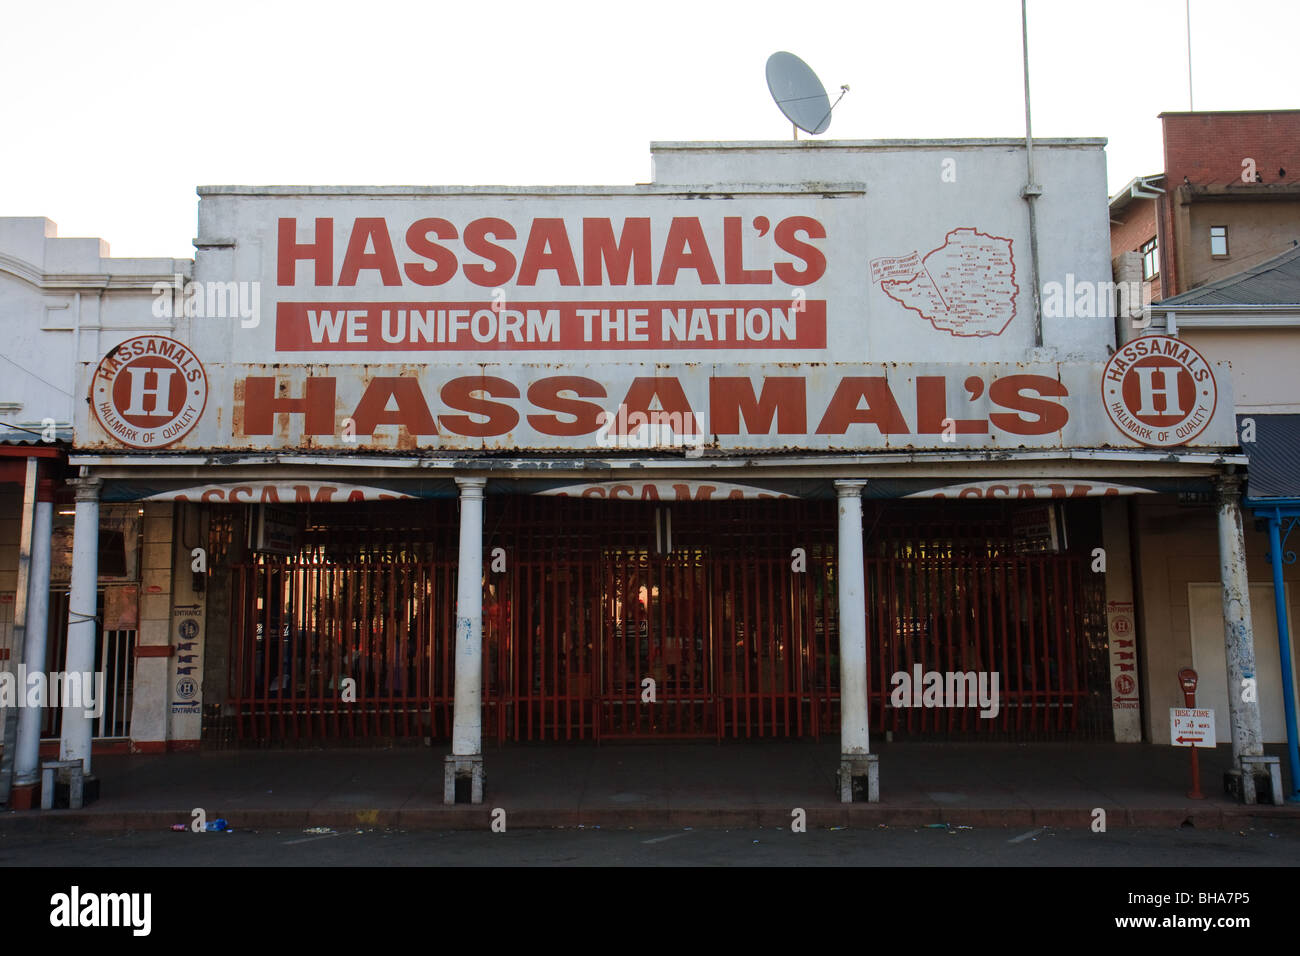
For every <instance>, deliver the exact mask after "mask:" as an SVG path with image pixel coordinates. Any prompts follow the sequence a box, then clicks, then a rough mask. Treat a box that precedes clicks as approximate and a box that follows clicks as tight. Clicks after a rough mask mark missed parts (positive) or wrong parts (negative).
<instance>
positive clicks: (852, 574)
mask: <svg viewBox="0 0 1300 956" xmlns="http://www.w3.org/2000/svg"><path fill="white" fill-rule="evenodd" d="M865 485H866V482H865V481H837V482H835V493H836V494H837V495H838V496H839V515H840V518H839V546H838V548H837V553H838V555H839V562H838V565H837V567H836V575H837V577H838V582H839V603H840V608H839V610H840V753H841V755H842V756H844V757H847V756H851V755H862V754H867V753H870V751H871V748H870V746H869V743H868V737H867V608H866V603H865V595H864V591H863V584H862V579H863V562H862V489H863V487H865Z"/></svg>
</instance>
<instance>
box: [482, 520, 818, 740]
mask: <svg viewBox="0 0 1300 956" xmlns="http://www.w3.org/2000/svg"><path fill="white" fill-rule="evenodd" d="M504 511H505V514H504V515H503V517H502V518H501V520H500V521H499V523H497V524H496V525H495V527H494V528H493V529H492V531H491V533H490V535H489V536H488V539H487V540H486V541H485V548H487V549H488V551H489V552H490V551H491V550H492V549H493V548H498V547H499V548H500V549H501V551H500V552H499V553H500V554H502V555H510V554H513V555H515V556H516V557H515V560H514V563H513V564H511V563H510V561H509V559H508V558H507V559H506V561H505V562H504V563H505V570H503V571H501V572H499V573H496V574H493V573H492V572H491V571H489V573H488V577H487V581H488V583H487V597H486V601H487V604H486V610H485V617H484V620H485V628H486V633H485V643H486V645H487V647H488V651H487V653H488V654H489V655H490V661H489V664H488V673H489V678H488V680H487V683H486V685H485V688H484V695H485V702H486V706H487V707H488V709H489V711H490V712H491V713H492V714H494V715H495V721H494V723H493V726H494V729H495V730H496V733H497V736H498V738H499V739H502V740H583V739H628V738H715V739H721V738H728V737H733V738H739V737H762V736H805V735H813V736H815V735H817V734H818V733H820V732H822V731H821V728H824V727H831V726H833V723H832V722H833V721H834V720H837V719H838V717H837V716H835V715H834V714H833V713H832V712H833V711H834V710H835V708H836V707H837V700H838V694H837V680H836V679H835V678H836V677H837V676H838V667H839V664H838V658H837V657H836V656H835V641H836V624H835V613H834V609H835V606H836V605H835V595H834V580H833V550H832V549H831V547H830V544H829V540H830V536H831V534H832V530H833V529H832V521H833V518H834V511H833V502H824V501H823V502H803V501H793V500H790V501H779V502H778V501H769V502H753V501H717V502H690V503H687V502H674V503H673V504H671V505H669V504H666V503H664V504H660V503H654V502H616V503H607V502H601V501H592V500H571V499H570V500H566V499H560V500H554V499H551V500H548V499H545V498H540V499H538V498H516V499H510V500H508V501H507V503H506V505H505V508H504ZM796 551H798V552H799V554H798V556H797V558H796V557H795V556H794V555H793V553H794V552H796ZM796 561H797V564H798V568H799V570H797V571H793V570H792V562H796ZM832 672H833V674H834V677H833V676H832Z"/></svg>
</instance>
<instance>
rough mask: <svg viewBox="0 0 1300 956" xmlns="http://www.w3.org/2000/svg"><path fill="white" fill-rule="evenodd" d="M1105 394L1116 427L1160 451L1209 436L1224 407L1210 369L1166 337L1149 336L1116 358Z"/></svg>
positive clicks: (1106, 372)
mask: <svg viewBox="0 0 1300 956" xmlns="http://www.w3.org/2000/svg"><path fill="white" fill-rule="evenodd" d="M1101 391H1102V398H1103V399H1104V401H1105V403H1106V414H1107V415H1109V416H1110V420H1111V421H1112V422H1114V423H1115V427H1116V428H1118V429H1119V430H1120V431H1122V432H1123V433H1124V434H1125V435H1127V436H1128V437H1129V438H1131V439H1133V440H1134V441H1136V442H1139V443H1140V444H1143V445H1152V446H1155V447H1158V448H1169V447H1172V446H1174V445H1183V444H1186V443H1187V442H1189V441H1191V440H1192V439H1193V438H1195V437H1196V436H1197V435H1199V434H1200V433H1201V432H1203V431H1205V428H1206V426H1207V425H1209V424H1210V419H1211V418H1213V417H1214V409H1215V406H1216V405H1217V404H1218V401H1219V392H1218V387H1217V386H1216V385H1215V384H1214V372H1213V370H1212V369H1211V368H1210V363H1209V362H1207V361H1205V357H1204V356H1203V355H1201V353H1200V352H1198V351H1196V349H1194V348H1192V347H1191V346H1190V345H1188V344H1187V343H1186V342H1183V341H1181V340H1180V339H1175V338H1170V337H1169V336H1167V335H1144V336H1142V337H1141V338H1138V339H1134V340H1133V341H1132V342H1130V343H1129V344H1128V345H1126V346H1124V347H1123V348H1122V349H1120V350H1119V351H1118V352H1116V353H1115V354H1114V355H1112V356H1111V357H1110V360H1109V361H1107V362H1106V367H1105V369H1103V370H1102V375H1101Z"/></svg>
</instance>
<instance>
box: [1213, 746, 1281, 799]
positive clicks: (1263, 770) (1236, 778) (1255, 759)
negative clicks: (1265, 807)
mask: <svg viewBox="0 0 1300 956" xmlns="http://www.w3.org/2000/svg"><path fill="white" fill-rule="evenodd" d="M1223 789H1224V791H1225V792H1226V793H1228V794H1229V795H1230V796H1232V797H1235V798H1236V799H1238V800H1240V801H1241V802H1242V803H1246V804H1255V803H1269V804H1272V805H1273V806H1275V807H1276V806H1281V805H1282V762H1281V759H1280V758H1278V757H1270V756H1268V755H1266V754H1251V755H1242V757H1241V767H1240V769H1236V770H1229V771H1228V772H1227V773H1225V774H1224V775H1223Z"/></svg>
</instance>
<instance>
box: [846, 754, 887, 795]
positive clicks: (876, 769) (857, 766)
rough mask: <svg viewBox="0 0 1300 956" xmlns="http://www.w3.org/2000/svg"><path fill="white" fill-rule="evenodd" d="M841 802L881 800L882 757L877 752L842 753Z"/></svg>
mask: <svg viewBox="0 0 1300 956" xmlns="http://www.w3.org/2000/svg"><path fill="white" fill-rule="evenodd" d="M840 802H841V803H864V802H865V803H879V802H880V758H879V756H878V755H877V754H840Z"/></svg>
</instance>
